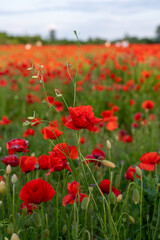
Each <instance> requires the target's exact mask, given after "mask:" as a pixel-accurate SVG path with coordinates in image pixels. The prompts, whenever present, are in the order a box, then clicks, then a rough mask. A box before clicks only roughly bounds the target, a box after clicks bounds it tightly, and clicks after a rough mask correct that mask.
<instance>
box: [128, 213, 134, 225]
mask: <svg viewBox="0 0 160 240" xmlns="http://www.w3.org/2000/svg"><path fill="white" fill-rule="evenodd" d="M128 219H129V221H130V222H131V223H132V224H134V223H135V221H134V218H133V217H132V216H130V215H128Z"/></svg>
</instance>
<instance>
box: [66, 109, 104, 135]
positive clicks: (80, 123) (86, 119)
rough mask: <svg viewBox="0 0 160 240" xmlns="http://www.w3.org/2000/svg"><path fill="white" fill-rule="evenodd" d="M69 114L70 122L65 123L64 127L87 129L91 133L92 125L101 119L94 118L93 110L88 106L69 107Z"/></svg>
mask: <svg viewBox="0 0 160 240" xmlns="http://www.w3.org/2000/svg"><path fill="white" fill-rule="evenodd" d="M69 113H70V115H71V120H70V121H68V122H67V123H65V126H66V127H68V128H70V129H74V130H80V129H83V128H84V129H88V130H89V131H92V129H93V127H94V124H97V123H99V122H100V121H101V120H102V119H101V118H96V117H95V116H94V113H93V108H92V107H91V106H90V105H88V106H79V107H75V108H73V107H69Z"/></svg>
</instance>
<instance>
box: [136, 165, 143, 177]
mask: <svg viewBox="0 0 160 240" xmlns="http://www.w3.org/2000/svg"><path fill="white" fill-rule="evenodd" d="M136 174H137V175H138V176H139V177H142V171H141V169H140V168H139V167H138V166H136Z"/></svg>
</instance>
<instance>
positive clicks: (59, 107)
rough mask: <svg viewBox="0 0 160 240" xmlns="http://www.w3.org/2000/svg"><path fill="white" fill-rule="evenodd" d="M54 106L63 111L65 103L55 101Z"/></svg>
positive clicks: (58, 110)
mask: <svg viewBox="0 0 160 240" xmlns="http://www.w3.org/2000/svg"><path fill="white" fill-rule="evenodd" d="M54 106H55V107H56V110H57V112H61V111H63V109H64V107H63V103H62V102H60V101H55V102H54Z"/></svg>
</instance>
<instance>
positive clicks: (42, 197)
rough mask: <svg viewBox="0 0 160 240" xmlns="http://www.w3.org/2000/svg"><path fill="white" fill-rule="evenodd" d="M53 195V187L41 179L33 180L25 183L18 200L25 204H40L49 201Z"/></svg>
mask: <svg viewBox="0 0 160 240" xmlns="http://www.w3.org/2000/svg"><path fill="white" fill-rule="evenodd" d="M54 195H55V190H54V189H53V187H52V186H51V185H50V184H49V183H48V182H46V181H44V180H43V179H34V180H32V181H30V182H28V183H26V185H24V186H23V188H22V189H21V191H20V199H21V200H22V201H24V202H25V203H35V204H40V203H42V202H47V201H50V200H51V199H52V197H53V196H54Z"/></svg>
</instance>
